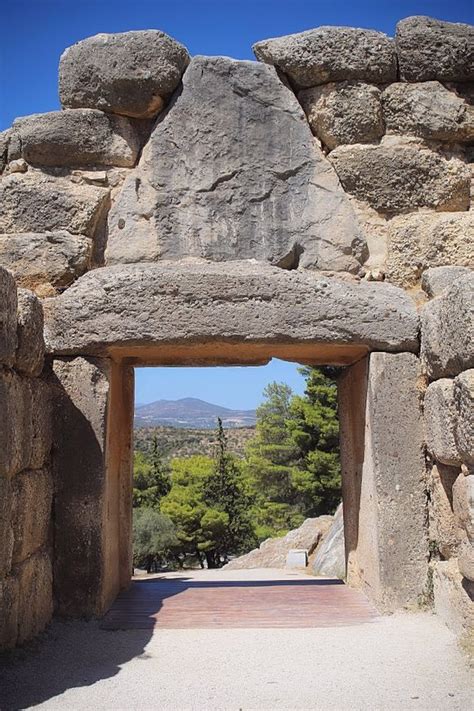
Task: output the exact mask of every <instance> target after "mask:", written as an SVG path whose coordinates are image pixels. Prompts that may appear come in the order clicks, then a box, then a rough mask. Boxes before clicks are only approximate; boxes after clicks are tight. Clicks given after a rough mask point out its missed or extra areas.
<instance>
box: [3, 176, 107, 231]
mask: <svg viewBox="0 0 474 711" xmlns="http://www.w3.org/2000/svg"><path fill="white" fill-rule="evenodd" d="M108 196H109V191H108V190H106V189H105V188H98V187H93V186H91V185H75V184H74V183H71V182H70V181H68V180H66V179H65V178H52V177H49V176H47V175H45V174H43V173H39V172H38V173H36V172H30V171H28V173H25V174H20V173H14V174H13V175H7V176H6V177H4V178H2V180H1V181H0V203H1V205H2V208H3V209H2V213H1V214H0V234H1V233H2V232H3V233H7V234H8V233H18V232H54V231H55V230H67V231H69V232H72V233H73V234H83V235H87V236H92V235H93V234H94V231H95V228H96V226H97V224H98V222H99V220H100V218H101V217H102V216H103V213H104V209H105V208H106V207H107V203H108Z"/></svg>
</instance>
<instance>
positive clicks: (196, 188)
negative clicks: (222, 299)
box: [106, 57, 366, 272]
mask: <svg viewBox="0 0 474 711" xmlns="http://www.w3.org/2000/svg"><path fill="white" fill-rule="evenodd" d="M216 107H218V110H216ZM365 252H366V245H365V240H364V237H363V235H362V233H361V229H360V227H359V224H358V222H357V218H356V216H355V214H354V211H353V209H352V206H351V205H350V202H349V200H348V197H347V196H346V195H345V194H344V191H343V190H342V188H341V186H340V184H339V181H338V178H337V175H336V173H335V171H334V169H333V167H332V166H331V164H330V163H329V162H328V161H327V160H326V158H325V157H324V155H323V153H322V152H321V150H320V149H319V148H318V146H317V145H316V142H315V140H314V138H313V136H312V134H311V131H310V128H309V126H308V123H307V121H306V119H305V115H304V113H303V110H302V108H301V106H300V104H299V103H298V100H297V99H296V97H295V95H294V93H293V92H292V91H291V90H290V89H289V88H288V87H287V86H285V85H284V84H283V83H282V81H281V80H280V79H279V77H278V75H277V73H276V71H275V69H274V68H273V67H270V66H266V65H264V64H258V63H256V62H243V61H237V60H232V59H227V58H226V57H195V58H194V59H193V61H192V62H191V64H190V66H189V68H188V70H187V71H186V73H185V75H184V77H183V89H182V92H181V93H179V94H178V95H176V96H175V98H174V101H173V102H172V105H171V106H170V108H169V110H168V112H167V113H166V115H164V117H163V118H160V119H159V120H158V123H157V125H156V127H155V129H154V131H153V133H152V135H151V138H150V141H149V143H148V144H147V146H146V147H145V149H144V152H143V155H142V158H141V160H140V163H139V166H138V168H137V169H136V170H135V171H134V172H133V173H131V174H130V176H129V178H128V179H127V180H126V181H125V184H124V187H123V189H122V192H121V194H120V195H119V197H118V199H117V200H116V202H115V204H114V205H113V207H112V210H111V212H110V216H109V240H108V246H107V254H106V258H107V263H108V264H109V265H112V264H118V263H132V262H138V261H157V260H159V259H180V258H182V257H186V256H194V257H202V258H205V259H211V260H213V261H227V260H232V259H251V258H255V259H262V260H266V261H268V262H270V263H272V264H277V265H279V266H283V267H285V268H292V267H294V266H296V265H298V264H299V265H300V266H305V267H315V268H319V269H327V270H334V271H349V272H358V271H359V269H360V262H361V261H362V260H363V258H364V256H365Z"/></svg>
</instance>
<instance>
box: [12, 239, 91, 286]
mask: <svg viewBox="0 0 474 711" xmlns="http://www.w3.org/2000/svg"><path fill="white" fill-rule="evenodd" d="M91 252H92V241H91V240H90V239H89V238H88V237H84V236H83V235H71V234H70V233H69V232H65V231H63V232H49V233H45V234H38V233H34V232H24V233H18V234H9V235H0V264H3V265H4V266H5V267H7V268H8V269H9V270H10V271H11V272H12V273H13V275H14V277H15V279H16V280H17V283H18V285H19V286H23V287H27V288H29V289H33V290H35V291H36V290H38V289H43V290H44V289H45V288H46V289H47V287H49V288H50V290H52V291H54V289H63V288H65V287H67V286H69V285H70V284H71V283H72V282H73V281H74V280H75V279H77V278H78V277H79V276H81V274H84V272H85V271H87V268H88V266H89V263H90V259H91ZM50 295H51V294H50Z"/></svg>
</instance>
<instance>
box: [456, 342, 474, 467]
mask: <svg viewBox="0 0 474 711" xmlns="http://www.w3.org/2000/svg"><path fill="white" fill-rule="evenodd" d="M471 336H472V334H471ZM454 403H455V407H456V415H457V416H456V420H455V429H454V437H455V440H456V446H457V450H458V452H459V455H460V457H461V459H462V461H463V462H464V463H465V464H467V465H468V467H474V369H471V370H466V371H465V372H464V373H461V374H460V375H458V376H457V378H455V380H454Z"/></svg>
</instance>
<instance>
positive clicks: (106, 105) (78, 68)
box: [59, 30, 189, 118]
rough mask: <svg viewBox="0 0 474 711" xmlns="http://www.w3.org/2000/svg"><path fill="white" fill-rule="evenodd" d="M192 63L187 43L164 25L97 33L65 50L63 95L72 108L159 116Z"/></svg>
mask: <svg viewBox="0 0 474 711" xmlns="http://www.w3.org/2000/svg"><path fill="white" fill-rule="evenodd" d="M188 63H189V54H188V52H187V50H186V48H185V47H183V45H181V44H179V42H176V40H174V39H172V38H171V37H169V36H168V35H166V34H165V33H164V32H160V31H159V30H140V31H134V32H118V33H115V34H104V33H102V34H98V35H94V36H93V37H88V38H87V39H85V40H82V42H77V43H76V44H74V45H72V47H68V49H66V51H65V52H64V53H63V55H62V56H61V61H60V64H59V97H60V99H61V103H62V105H63V106H66V107H69V108H81V107H88V108H92V109H100V110H101V111H110V112H112V113H115V114H124V115H125V116H135V117H138V118H146V117H150V116H155V114H157V113H158V112H159V111H160V110H161V108H162V107H163V99H164V98H166V97H167V96H168V95H169V94H171V92H173V91H174V90H175V89H176V87H177V86H178V84H179V81H180V79H181V75H182V74H183V72H184V70H185V69H186V67H187V65H188Z"/></svg>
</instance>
